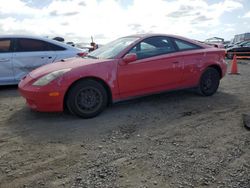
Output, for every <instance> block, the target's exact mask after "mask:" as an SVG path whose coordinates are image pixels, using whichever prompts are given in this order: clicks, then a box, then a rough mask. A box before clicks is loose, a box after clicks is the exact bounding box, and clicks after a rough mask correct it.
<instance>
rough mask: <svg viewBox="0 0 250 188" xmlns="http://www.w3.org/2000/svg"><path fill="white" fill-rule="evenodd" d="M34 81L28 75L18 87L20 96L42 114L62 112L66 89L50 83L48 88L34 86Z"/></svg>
mask: <svg viewBox="0 0 250 188" xmlns="http://www.w3.org/2000/svg"><path fill="white" fill-rule="evenodd" d="M33 81H34V80H33V79H32V78H31V77H30V76H29V75H28V76H26V78H24V79H23V80H21V82H20V83H19V85H18V88H19V92H20V94H21V95H22V96H23V97H24V98H25V99H26V102H27V105H28V106H29V107H30V108H31V109H33V110H35V111H40V112H61V111H63V101H64V95H65V91H66V89H64V88H63V87H61V86H59V85H58V84H57V83H50V84H48V85H46V86H42V87H37V86H33V85H32V83H33ZM51 93H58V94H59V95H58V96H51Z"/></svg>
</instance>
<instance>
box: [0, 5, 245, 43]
mask: <svg viewBox="0 0 250 188" xmlns="http://www.w3.org/2000/svg"><path fill="white" fill-rule="evenodd" d="M45 1H46V3H45ZM31 2H35V1H30V0H11V1H5V2H4V3H2V4H0V16H1V19H0V32H1V33H19V34H24V33H28V34H30V33H32V34H37V35H43V36H47V35H49V36H54V35H56V36H62V37H64V38H66V39H67V38H69V40H85V39H88V38H89V39H90V37H91V36H94V39H95V40H97V41H100V42H101V43H106V42H108V41H110V40H113V39H115V38H118V37H121V36H124V35H129V34H134V33H145V32H155V33H172V34H178V35H183V36H187V37H191V38H197V36H202V37H205V36H207V35H209V33H214V32H218V33H221V32H220V31H219V30H218V28H220V27H219V26H221V24H222V23H221V20H220V19H221V16H222V15H223V14H224V13H226V12H232V11H234V10H237V9H240V8H242V7H243V6H242V2H241V1H236V0H220V1H219V2H217V3H210V4H209V3H208V2H207V1H205V0H176V1H166V0H154V1H145V0H133V1H131V3H129V4H127V5H126V7H124V6H123V4H124V3H123V4H122V1H119V0H53V1H52V0H44V1H43V2H44V3H43V6H41V5H40V4H39V6H38V5H37V4H35V3H32V6H31ZM40 2H41V1H40ZM13 5H15V6H13ZM249 14H250V13H249ZM246 16H247V15H246ZM227 28H229V27H227ZM207 30H211V32H207ZM229 30H232V29H229ZM83 42H85V41H83Z"/></svg>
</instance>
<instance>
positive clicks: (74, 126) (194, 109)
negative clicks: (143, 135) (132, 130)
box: [5, 91, 239, 143]
mask: <svg viewBox="0 0 250 188" xmlns="http://www.w3.org/2000/svg"><path fill="white" fill-rule="evenodd" d="M237 103H239V99H238V98H237V96H235V95H231V94H228V93H224V92H223V91H219V92H217V93H216V94H215V95H214V96H212V97H202V96H199V95H197V94H195V93H194V92H192V91H175V92H168V93H162V94H157V95H151V96H147V97H141V98H138V99H133V100H128V101H123V102H119V103H116V104H114V105H112V106H111V107H109V108H107V109H106V110H105V111H104V112H103V113H102V114H100V115H99V116H97V117H95V118H92V119H81V118H78V117H76V116H73V115H70V114H68V113H40V112H34V111H32V110H30V109H29V108H28V107H23V108H21V109H19V110H17V111H15V112H13V114H12V115H11V116H10V117H9V118H8V119H7V120H6V122H5V123H6V125H8V129H9V132H10V133H9V134H12V136H13V134H14V135H16V136H21V137H22V139H24V140H28V141H32V142H39V143H40V142H48V141H52V142H56V141H58V140H60V141H61V142H64V143H68V142H70V143H72V142H78V141H79V142H81V141H82V140H91V139H92V140H93V139H101V138H102V137H103V136H104V135H106V134H107V133H109V132H112V131H114V130H119V128H121V127H122V126H127V125H128V124H137V125H138V126H137V129H138V130H137V131H140V129H144V128H145V127H146V126H147V127H151V128H153V127H154V123H153V122H152V119H155V118H156V119H159V120H160V119H162V118H163V119H164V121H166V122H168V121H171V120H176V119H178V120H179V121H183V119H181V118H182V117H183V116H185V115H192V114H194V115H195V114H197V113H209V111H211V110H223V109H225V108H229V107H233V105H235V104H237ZM230 105H231V106H230ZM164 126H166V125H164Z"/></svg>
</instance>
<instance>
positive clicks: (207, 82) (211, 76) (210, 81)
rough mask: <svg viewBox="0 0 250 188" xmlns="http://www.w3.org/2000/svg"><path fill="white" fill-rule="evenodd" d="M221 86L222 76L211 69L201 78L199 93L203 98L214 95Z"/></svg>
mask: <svg viewBox="0 0 250 188" xmlns="http://www.w3.org/2000/svg"><path fill="white" fill-rule="evenodd" d="M219 84H220V74H219V72H218V71H217V70H216V69H215V68H212V67H209V68H208V69H207V70H206V71H205V72H204V73H203V74H202V76H201V79H200V83H199V87H198V91H199V93H200V94H201V95H203V96H211V95H213V94H214V93H215V92H216V91H217V89H218V87H219Z"/></svg>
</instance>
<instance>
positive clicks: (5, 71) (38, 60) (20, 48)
mask: <svg viewBox="0 0 250 188" xmlns="http://www.w3.org/2000/svg"><path fill="white" fill-rule="evenodd" d="M84 54H86V53H85V52H84V51H83V50H82V49H78V48H75V47H72V46H70V45H67V44H64V43H61V42H58V41H55V40H51V39H48V38H42V37H34V36H23V35H4V36H3V35H1V36H0V85H14V84H18V83H19V81H20V80H21V79H22V78H23V77H24V76H25V75H27V74H28V73H29V72H30V71H31V70H33V69H36V68H37V67H40V66H42V65H45V64H48V63H54V62H57V61H60V60H62V59H66V58H70V57H76V56H83V55H84Z"/></svg>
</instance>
